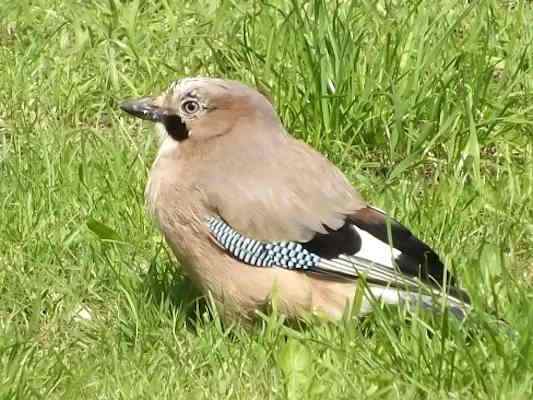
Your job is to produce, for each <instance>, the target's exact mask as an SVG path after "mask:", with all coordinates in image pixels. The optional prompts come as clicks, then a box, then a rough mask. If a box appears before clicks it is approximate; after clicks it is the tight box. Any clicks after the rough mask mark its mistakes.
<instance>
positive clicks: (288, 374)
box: [0, 0, 533, 400]
mask: <svg viewBox="0 0 533 400" xmlns="http://www.w3.org/2000/svg"><path fill="white" fill-rule="evenodd" d="M6 1H7V4H6ZM0 71H1V79H0V202H1V207H0V398H1V399H33V398H43V399H56V398H57V399H71V398H72V399H79V398H87V399H96V398H98V399H130V398H150V399H166V398H169V399H170V398H172V399H182V398H183V399H219V398H220V399H222V398H227V399H246V400H249V399H270V398H272V399H299V398H302V399H303V398H305V399H315V398H316V399H380V400H384V399H470V398H472V399H530V398H532V397H533V345H532V344H531V340H532V334H533V311H532V309H531V305H532V302H533V200H532V197H533V4H532V3H531V2H529V1H519V0H517V1H502V0H485V1H469V2H467V1H455V0H442V1H435V0H409V1H394V0H386V1H375V0H362V1H353V2H350V1H341V0H337V1H325V0H314V1H305V2H298V1H296V0H293V1H282V0H266V1H250V2H244V1H237V0H233V1H208V0H196V1H192V0H191V1H182V0H160V1H154V2H143V1H139V0H131V1H119V0H89V1H81V0H76V1H60V0H32V1H30V0H4V2H3V4H2V7H0ZM194 75H209V76H221V77H226V78H232V79H238V80H242V81H244V82H247V83H249V84H250V85H253V86H257V87H258V88H260V89H261V90H262V91H264V92H265V93H269V95H270V97H271V98H272V100H273V102H274V104H276V108H277V110H278V112H279V113H280V116H281V118H282V120H283V121H284V123H285V125H286V127H287V128H288V130H289V131H290V132H291V133H292V134H293V135H295V136H297V137H299V138H301V139H302V140H305V141H306V142H308V143H310V144H311V145H313V146H314V147H316V148H317V149H319V150H320V151H322V152H324V153H325V154H327V156H328V157H329V158H330V159H331V160H332V161H333V162H335V163H336V164H337V165H338V166H339V167H340V168H341V169H342V170H343V171H344V172H345V173H346V174H347V176H348V177H349V178H350V180H351V181H352V182H353V183H354V184H355V185H356V186H357V187H358V188H359V190H360V191H361V192H362V193H363V195H364V196H365V197H366V198H367V199H368V200H369V201H370V202H371V203H373V204H375V205H376V206H379V207H380V208H383V209H386V210H388V211H389V212H391V213H392V214H393V215H394V216H395V217H397V218H398V219H399V220H401V221H402V222H404V223H405V224H407V225H408V226H409V227H410V228H411V229H412V230H413V232H415V233H416V234H417V235H419V236H420V237H422V238H423V239H424V240H425V241H427V242H428V243H430V244H431V245H432V246H433V247H435V248H436V249H437V250H438V252H439V253H440V254H441V255H442V256H443V258H444V260H445V261H446V263H447V265H449V266H450V268H451V269H452V270H453V271H454V272H455V273H456V274H457V276H458V279H459V281H460V282H461V285H462V286H463V287H464V288H465V289H466V290H467V291H468V292H469V293H470V295H471V297H472V301H473V304H474V312H473V313H472V315H471V316H470V317H469V318H468V319H467V320H466V321H465V322H464V323H459V322H458V321H456V320H454V319H452V318H448V316H447V315H446V314H445V315H427V314H423V313H420V312H418V313H416V312H415V313H414V314H412V315H406V313H405V310H398V309H380V310H378V311H377V312H376V313H375V314H374V315H373V316H371V317H369V318H366V319H364V320H359V319H357V318H354V317H350V316H348V315H347V316H346V318H345V319H344V320H343V321H341V322H339V323H337V324H333V323H328V322H325V321H319V320H316V321H312V322H311V323H307V324H294V323H287V322H285V321H284V320H283V316H281V315H278V314H276V312H273V313H271V314H268V315H263V316H261V317H260V318H259V322H258V323H257V325H255V326H253V327H244V326H239V325H233V326H228V325H224V324H223V323H222V322H221V321H220V319H219V318H218V317H217V315H216V313H213V312H210V311H209V307H206V306H205V305H204V304H203V303H201V302H200V303H199V302H196V301H194V299H195V297H196V293H195V292H194V289H192V288H191V287H190V284H189V283H188V281H187V280H186V279H185V277H184V276H183V274H182V272H181V269H180V267H179V265H178V264H177V263H176V261H175V260H174V258H173V256H172V254H171V253H170V251H169V249H168V248H167V247H166V245H165V244H164V242H163V241H162V239H161V237H160V235H159V233H158V231H157V229H156V227H155V226H154V224H153V223H152V222H151V221H150V219H149V217H148V216H147V214H146V212H145V209H144V199H143V191H144V185H145V182H146V179H147V173H148V169H149V168H150V165H151V162H152V161H153V159H154V155H155V152H156V148H157V138H156V137H155V135H154V134H153V132H152V127H151V126H150V125H149V124H146V123H142V122H141V121H137V120H133V119H131V118H128V117H127V116H126V115H124V114H123V113H121V112H120V110H119V109H118V103H119V101H120V100H122V99H124V98H128V97H133V96H140V95H144V94H149V93H155V92H157V91H160V90H162V89H164V88H165V87H166V86H167V85H168V84H169V82H170V81H172V80H174V79H176V78H180V77H185V76H194ZM497 318H503V319H505V320H506V321H507V324H508V325H507V326H504V325H503V324H501V323H496V322H495V321H496V319H497Z"/></svg>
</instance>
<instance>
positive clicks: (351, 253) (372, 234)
mask: <svg viewBox="0 0 533 400" xmlns="http://www.w3.org/2000/svg"><path fill="white" fill-rule="evenodd" d="M269 151H272V149H265V150H264V153H262V154H259V155H258V154H255V155H254V157H255V158H256V159H255V160H253V162H249V163H248V164H247V166H246V165H241V166H240V168H243V170H241V171H239V173H238V174H237V173H235V172H236V171H228V176H238V177H239V178H238V179H235V178H234V179H231V180H230V179H228V180H220V179H219V180H217V181H213V182H211V184H210V185H209V189H210V190H209V194H208V195H209V201H210V204H211V206H212V208H213V211H214V212H213V214H214V216H215V217H217V218H218V220H219V221H222V223H223V225H220V226H218V229H219V232H218V234H219V237H218V239H217V240H216V241H217V243H218V244H219V245H221V246H222V247H223V248H224V249H225V250H226V251H228V252H229V253H230V254H232V255H233V256H234V257H237V258H239V259H240V260H241V261H243V262H246V263H248V264H251V265H256V266H261V265H263V264H264V265H265V266H273V267H282V268H293V269H304V270H305V269H310V270H314V271H319V272H322V273H327V274H340V275H344V276H346V277H351V278H357V277H358V276H360V275H361V274H364V275H365V276H366V277H367V279H369V280H372V281H373V282H374V281H375V282H376V283H380V284H382V285H393V286H397V285H408V286H410V287H414V286H417V285H419V283H420V282H425V283H427V284H429V286H432V287H433V288H435V287H438V286H446V287H447V288H448V289H449V288H452V291H455V292H456V293H457V296H458V297H461V298H466V295H464V294H463V293H462V292H461V291H459V290H457V289H455V288H453V286H454V282H453V279H452V278H451V276H450V274H449V273H448V272H447V270H446V269H445V267H444V265H443V264H442V262H441V261H440V260H439V257H438V256H437V254H436V253H435V252H434V251H433V250H432V249H431V248H430V247H429V246H427V245H426V244H425V243H423V242H422V241H420V240H419V239H417V238H416V237H415V236H414V235H412V234H411V232H410V231H409V230H408V229H406V228H405V227H404V226H402V225H401V224H399V223H398V222H397V221H395V220H393V219H391V218H389V217H388V216H387V215H386V214H385V213H383V212H382V211H380V210H378V209H376V208H372V207H369V206H367V205H366V203H365V202H364V201H363V200H362V199H361V197H360V196H359V195H358V193H357V192H356V191H355V190H354V189H353V187H352V185H351V184H350V183H349V182H348V181H347V179H346V178H345V177H344V175H343V174H342V173H341V172H340V171H339V170H338V169H337V168H336V167H335V166H334V165H333V164H331V163H330V162H329V161H328V160H327V159H326V158H324V157H323V156H322V155H321V154H320V153H318V152H316V151H315V150H313V149H311V148H310V147H308V146H307V145H305V144H303V143H301V142H297V141H294V140H293V139H292V141H291V142H289V143H288V145H287V146H286V147H284V148H281V149H280V148H278V149H277V151H278V153H277V154H276V156H275V157H273V156H272V155H271V154H269ZM271 160H276V161H275V162H272V161H271ZM240 162H241V163H242V158H241V159H240ZM225 167H226V168H228V169H231V168H234V166H232V165H231V163H230V164H226V166H225ZM218 176H220V175H218ZM212 233H213V231H212ZM220 235H222V236H220ZM241 240H242V242H241ZM245 244H246V246H245V247H243V246H244V245H245ZM261 246H263V247H261ZM264 246H266V247H264ZM293 247H295V248H293ZM300 250H304V251H300ZM254 252H256V253H254ZM293 256H298V257H303V258H302V260H300V261H301V267H302V268H298V267H297V266H298V265H299V264H298V263H297V261H298V260H296V259H292V258H291V257H293ZM313 260H315V261H313ZM304 267H305V268H304Z"/></svg>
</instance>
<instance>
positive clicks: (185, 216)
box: [123, 78, 444, 318]
mask: <svg viewBox="0 0 533 400" xmlns="http://www.w3.org/2000/svg"><path fill="white" fill-rule="evenodd" d="M123 108H124V109H125V110H126V111H128V112H130V113H132V114H134V115H137V116H140V117H141V118H145V119H151V120H154V121H156V122H158V123H159V128H160V130H161V131H162V143H161V148H160V150H159V153H158V156H157V158H156V160H155V162H154V164H153V166H152V170H151V172H150V178H149V182H148V185H147V188H146V199H147V203H148V207H149V209H150V211H151V213H152V214H153V216H154V218H155V220H156V221H157V223H158V225H159V227H160V229H161V231H162V232H163V234H164V236H165V239H166V241H167V242H168V244H169V245H170V247H171V248H172V250H173V252H174V253H175V254H176V256H177V258H178V259H179V260H180V261H181V262H182V265H183V267H184V269H185V271H186V273H187V275H188V276H189V277H190V278H191V279H192V281H193V282H194V283H195V284H196V285H197V286H198V287H200V288H201V289H202V291H203V292H204V293H210V295H211V296H212V298H213V299H214V300H215V301H216V302H217V304H218V305H219V306H221V308H222V309H223V310H224V313H223V315H225V316H228V317H229V316H247V317H251V316H252V315H253V314H254V312H255V311H256V310H260V309H263V308H264V307H265V306H266V305H267V304H268V303H269V302H270V301H271V299H272V296H275V297H276V299H277V300H276V302H277V304H278V307H279V309H280V311H281V312H283V313H285V314H287V315H288V316H289V317H298V316H303V315H305V314H306V313H319V314H323V315H326V316H329V317H332V318H339V317H340V316H341V315H342V314H343V312H344V311H345V309H346V306H347V305H349V304H351V302H352V300H353V298H354V295H355V289H356V287H357V280H355V279H348V278H347V277H343V276H339V275H334V274H333V275H331V274H323V273H317V272H299V271H290V270H286V269H283V268H256V267H253V266H251V265H247V264H244V263H242V262H240V261H238V260H237V259H235V258H234V257H232V256H231V255H230V254H228V253H227V252H225V251H224V250H223V249H221V247H220V246H218V245H217V244H216V243H215V242H214V241H213V238H212V237H211V235H210V232H209V231H208V229H207V225H206V223H205V221H206V218H207V217H209V216H212V215H216V216H218V217H221V218H222V219H223V220H224V221H225V222H226V223H227V224H229V225H230V226H231V227H233V228H234V229H235V230H236V231H238V232H240V233H242V234H244V235H246V236H247V237H250V238H253V239H257V240H263V241H292V242H299V243H307V244H309V246H311V247H312V248H313V249H316V251H322V250H324V249H325V247H329V248H330V249H331V248H332V247H335V243H338V242H339V240H341V239H342V237H341V236H342V235H344V234H343V232H344V231H349V233H350V235H354V234H355V235H357V237H356V239H357V240H359V242H361V243H357V245H358V246H359V248H358V249H357V246H355V247H354V248H355V250H357V251H359V250H360V254H364V255H365V256H366V254H367V253H368V254H370V256H368V257H369V258H371V259H373V258H374V257H373V256H372V251H371V250H368V249H367V248H365V247H364V246H365V243H366V241H370V242H372V243H374V242H373V241H375V242H376V243H378V242H379V243H382V246H381V248H380V250H379V251H380V252H381V253H382V254H376V255H375V257H376V258H375V259H376V260H382V259H384V260H387V259H388V260H389V261H390V259H391V257H393V256H397V255H398V254H397V253H399V251H398V250H397V249H398V248H401V246H402V244H403V243H408V246H407V247H406V246H404V247H405V248H406V249H407V250H402V251H404V252H405V254H402V255H403V256H404V259H405V260H404V261H403V262H405V263H406V265H407V263H408V262H411V264H412V265H415V266H416V263H415V261H416V260H422V259H423V258H424V257H425V256H423V254H422V253H424V252H425V253H427V254H430V253H431V255H433V254H434V253H433V252H432V251H431V249H429V248H428V247H427V246H425V245H424V244H423V243H422V242H420V241H418V239H416V238H414V237H413V236H412V235H411V234H410V232H409V231H407V230H406V229H405V228H403V227H402V226H401V225H399V224H397V223H396V222H394V221H393V223H394V224H396V225H394V226H393V227H394V228H395V229H396V230H394V229H393V232H396V233H397V235H396V236H395V237H393V238H392V239H393V243H391V244H392V245H393V247H395V248H394V249H393V248H392V246H388V245H387V244H385V245H383V243H384V242H386V241H387V239H386V238H384V237H380V232H381V231H379V229H375V226H374V225H376V224H377V225H379V226H380V227H383V224H384V222H383V221H384V219H383V214H381V213H379V212H377V211H375V209H372V208H369V207H367V204H366V203H365V201H363V200H362V198H361V197H360V195H359V194H358V193H357V191H356V190H355V189H354V188H353V186H352V185H351V184H350V183H349V182H348V180H347V179H346V178H345V177H344V175H343V174H342V173H341V172H340V171H339V170H338V169H337V168H336V167H335V166H334V165H333V164H331V163H330V162H329V161H328V160H327V159H326V158H325V157H323V156H322V155H321V154H320V153H318V152H316V151H315V150H314V149H312V148H311V147H309V146H308V145H307V144H305V143H303V142H301V141H298V140H296V139H294V138H292V137H291V136H289V135H288V134H287V133H286V132H285V130H284V128H283V126H282V124H281V122H280V120H279V118H278V117H277V115H276V113H275V111H274V109H273V107H272V105H271V104H270V102H269V101H268V100H267V99H266V98H265V97H263V96H262V95H261V94H260V93H258V92H257V91H255V90H253V89H251V88H249V87H247V86H244V85H243V84H241V83H238V82H233V81H225V80H219V79H208V78H194V79H184V80H181V81H177V82H175V83H174V84H173V85H172V86H171V87H170V88H169V90H168V91H167V92H166V93H164V94H162V95H161V96H157V97H153V98H144V99H141V100H139V101H137V102H129V103H125V104H124V105H123ZM374 222H375V224H374V225H373V223H374ZM358 224H359V225H361V226H363V227H362V229H363V230H364V232H363V231H361V229H359V228H358V227H357V225H358ZM364 226H367V227H370V228H368V229H367V230H368V232H370V231H371V230H372V229H374V231H375V232H371V234H368V233H367V230H365V228H364ZM347 227H348V228H350V229H347ZM352 227H353V229H351V228H352ZM334 232H338V234H337V235H336V236H334V235H332V233H334ZM354 232H355V233H354ZM357 232H359V234H358V233H357ZM341 234H342V235H341ZM372 235H373V236H372ZM344 236H345V235H344ZM367 236H368V237H369V238H371V239H368V238H367ZM381 236H382V235H381ZM347 238H348V239H346V237H345V239H346V240H352V239H351V238H352V236H349V237H347ZM376 238H377V239H376ZM404 238H405V240H404ZM363 239H364V240H363ZM333 241H335V243H333ZM380 241H381V242H380ZM395 241H397V242H398V244H397V243H396V242H395ZM313 246H314V247H313ZM409 246H410V247H409ZM424 246H425V247H424ZM408 247H409V248H408ZM420 249H421V251H422V253H420V255H419V254H417V251H418V250H420ZM339 251H341V250H339ZM324 254H326V253H324ZM418 256H420V257H419V258H417V257H418ZM328 258H329V257H328ZM398 259H399V258H398ZM424 259H427V257H426V258H424ZM413 260H415V261H413ZM370 261H372V260H370ZM380 262H381V261H380ZM417 262H418V263H419V264H420V263H422V261H417ZM433 262H434V265H433V266H432V268H433V269H436V270H437V274H438V273H440V272H441V270H444V267H443V266H442V264H440V261H439V260H438V257H437V256H436V255H435V260H434V261H433ZM391 266H392V269H391V271H393V269H394V266H393V264H392V263H391ZM394 273H396V272H394ZM431 276H436V275H431ZM370 288H371V289H372V292H373V294H374V296H376V297H378V298H382V299H383V300H384V301H386V302H392V303H397V302H399V301H401V300H400V299H401V298H403V297H402V296H403V295H399V294H398V293H393V292H391V291H390V290H391V289H390V288H387V287H384V286H380V285H375V284H371V285H370ZM370 303H371V301H369V300H367V301H365V303H364V305H363V309H362V311H363V312H367V311H369V310H370V308H371V304H370Z"/></svg>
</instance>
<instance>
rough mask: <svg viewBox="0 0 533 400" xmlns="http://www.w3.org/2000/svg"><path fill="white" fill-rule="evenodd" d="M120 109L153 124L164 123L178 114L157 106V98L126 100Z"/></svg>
mask: <svg viewBox="0 0 533 400" xmlns="http://www.w3.org/2000/svg"><path fill="white" fill-rule="evenodd" d="M120 108H121V109H122V110H123V111H126V112H127V113H128V114H131V115H133V116H134V117H137V118H141V119H146V120H148V121H153V122H163V120H164V119H165V118H167V117H169V116H171V115H176V112H173V111H171V110H169V109H168V108H163V107H160V106H158V105H156V104H155V97H141V98H140V99H133V100H126V101H124V102H122V103H120Z"/></svg>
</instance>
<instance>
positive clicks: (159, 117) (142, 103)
mask: <svg viewBox="0 0 533 400" xmlns="http://www.w3.org/2000/svg"><path fill="white" fill-rule="evenodd" d="M155 99H156V98H155V97H141V98H140V99H134V100H126V101H124V102H122V103H120V108H121V109H122V110H123V111H126V112H127V113H128V114H131V115H133V116H134V117H137V118H141V119H145V120H148V121H152V122H160V123H162V124H163V125H165V128H166V129H167V132H168V134H169V135H170V136H172V137H173V138H174V139H176V140H178V141H181V140H184V139H186V138H187V137H189V132H188V130H187V126H186V125H185V124H184V123H183V122H182V121H181V119H180V117H179V116H178V114H177V113H176V111H175V110H173V109H170V108H166V107H161V106H159V105H157V104H156V102H155Z"/></svg>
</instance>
